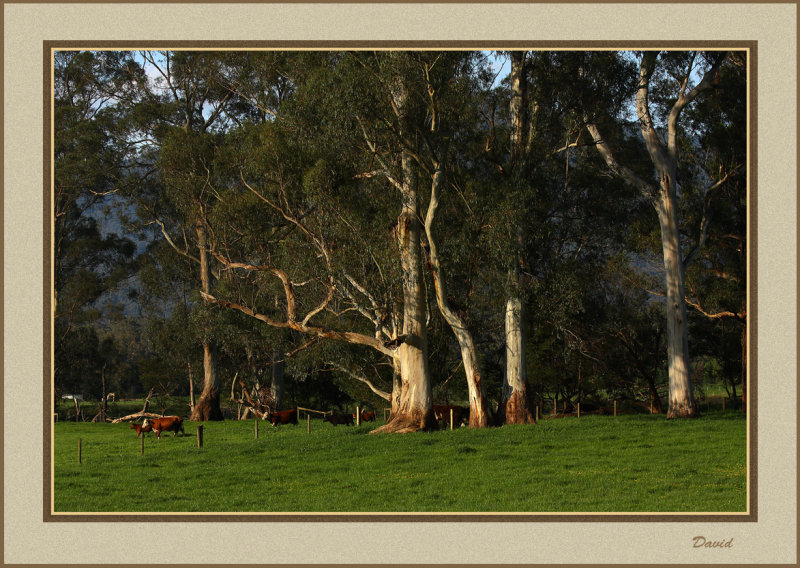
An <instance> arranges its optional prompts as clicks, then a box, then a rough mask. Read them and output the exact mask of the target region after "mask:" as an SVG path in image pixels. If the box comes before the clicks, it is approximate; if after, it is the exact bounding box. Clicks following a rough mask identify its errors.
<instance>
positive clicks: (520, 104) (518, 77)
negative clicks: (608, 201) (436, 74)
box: [499, 51, 535, 424]
mask: <svg viewBox="0 0 800 568" xmlns="http://www.w3.org/2000/svg"><path fill="white" fill-rule="evenodd" d="M510 77H511V101H510V102H509V114H510V116H511V167H512V169H513V170H514V171H515V172H517V173H519V172H520V171H521V170H522V169H523V167H524V164H525V157H526V152H525V147H526V144H525V140H524V138H525V134H526V132H529V129H528V113H527V110H528V80H527V76H526V73H525V52H524V51H514V52H512V53H511V73H510ZM522 231H523V228H522V225H519V226H518V228H517V234H516V235H515V239H514V243H513V245H512V246H513V247H514V249H515V250H514V260H513V265H512V266H511V267H510V268H509V271H508V278H509V284H510V292H509V295H508V298H507V300H506V317H505V332H506V368H505V373H504V375H503V392H502V396H503V399H502V400H501V402H500V408H499V413H500V418H501V419H502V421H503V422H505V423H506V424H531V423H533V422H535V420H534V417H533V415H532V414H531V411H530V405H529V403H528V392H527V370H526V365H525V329H524V324H525V321H524V314H523V310H524V305H523V303H522V299H521V298H520V296H519V266H518V265H519V256H520V254H521V253H522V247H523V240H524V239H523V233H522Z"/></svg>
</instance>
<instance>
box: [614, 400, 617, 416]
mask: <svg viewBox="0 0 800 568" xmlns="http://www.w3.org/2000/svg"><path fill="white" fill-rule="evenodd" d="M616 415H617V401H616V400H615V401H614V416H616Z"/></svg>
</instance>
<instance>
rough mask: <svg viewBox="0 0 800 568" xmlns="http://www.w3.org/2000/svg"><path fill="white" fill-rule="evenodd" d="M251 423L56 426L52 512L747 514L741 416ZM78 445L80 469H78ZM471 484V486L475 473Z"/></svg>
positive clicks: (712, 413)
mask: <svg viewBox="0 0 800 568" xmlns="http://www.w3.org/2000/svg"><path fill="white" fill-rule="evenodd" d="M259 426H260V430H259V438H258V440H256V439H254V433H253V431H254V427H253V422H252V421H245V422H235V421H234V422H231V421H228V422H224V423H214V424H206V426H205V428H204V447H203V448H202V449H198V448H197V444H196V440H195V435H194V434H195V424H194V423H188V424H186V427H185V429H186V433H187V435H186V436H185V437H183V436H181V435H180V434H179V435H178V436H177V437H173V436H172V435H171V434H167V435H165V437H163V438H162V439H161V440H158V441H157V440H155V439H154V438H153V437H152V434H151V435H149V436H148V437H147V438H146V442H145V451H144V455H140V444H139V440H137V439H136V435H135V433H134V432H133V430H130V429H128V425H127V424H115V425H96V424H92V425H89V424H85V425H84V424H70V423H58V424H56V428H55V462H54V474H55V511H56V512H117V511H118V512H134V513H135V512H198V511H209V512H236V513H242V512H254V513H262V512H303V511H309V512H342V513H343V512H350V511H358V512H417V511H426V512H428V511H430V512H488V513H502V512H532V513H536V512H631V513H637V512H744V511H745V510H746V500H745V496H746V491H745V488H746V472H747V461H746V453H745V446H744V445H743V444H742V443H741V440H743V439H744V436H745V427H746V420H745V419H744V416H743V415H742V414H741V413H738V412H728V413H724V414H723V413H722V412H719V411H716V412H714V411H712V412H710V413H707V414H706V415H705V416H703V417H702V418H700V419H697V420H694V421H688V422H687V421H664V420H663V419H659V417H657V416H644V415H638V416H635V415H628V416H618V417H616V418H614V417H611V416H587V417H582V418H580V419H575V418H564V419H553V420H544V421H541V422H540V424H539V425H538V426H537V427H535V428H531V427H528V426H504V427H502V428H499V429H491V430H470V429H467V428H460V429H457V430H454V431H452V432H451V431H439V432H430V433H424V434H419V435H415V436H369V435H367V434H368V432H369V431H370V430H371V429H372V428H374V427H375V426H374V423H366V424H364V425H362V426H361V427H348V426H337V427H333V426H331V425H330V424H323V423H322V422H320V421H319V420H314V421H312V423H311V434H310V435H309V434H307V433H306V424H305V423H304V422H302V421H301V424H300V425H299V426H281V427H278V428H274V429H273V428H270V427H269V425H268V424H265V423H261V424H259ZM78 438H81V439H82V445H83V456H82V461H83V463H82V464H78V456H77V452H78ZM476 471H479V472H480V475H481V476H480V478H479V479H476V478H475V472H476Z"/></svg>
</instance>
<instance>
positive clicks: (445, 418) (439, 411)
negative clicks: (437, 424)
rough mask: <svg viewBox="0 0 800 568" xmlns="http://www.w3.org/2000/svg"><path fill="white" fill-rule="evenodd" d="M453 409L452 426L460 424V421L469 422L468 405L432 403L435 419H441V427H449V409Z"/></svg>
mask: <svg viewBox="0 0 800 568" xmlns="http://www.w3.org/2000/svg"><path fill="white" fill-rule="evenodd" d="M451 409H452V410H453V426H460V425H461V423H462V422H464V421H466V422H469V407H464V406H453V405H450V404H434V405H433V414H434V416H435V417H436V420H441V421H442V428H449V427H450V410H451Z"/></svg>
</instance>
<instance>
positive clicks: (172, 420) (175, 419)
mask: <svg viewBox="0 0 800 568" xmlns="http://www.w3.org/2000/svg"><path fill="white" fill-rule="evenodd" d="M148 426H149V427H150V428H152V429H153V433H154V434H155V435H156V438H158V439H159V440H160V439H161V432H172V437H173V438H174V437H175V436H177V435H178V432H180V433H181V434H183V435H184V436H185V435H186V432H184V431H183V418H181V417H180V416H162V417H161V418H145V419H144V422H142V430H143V431H144V428H145V427H148Z"/></svg>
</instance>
